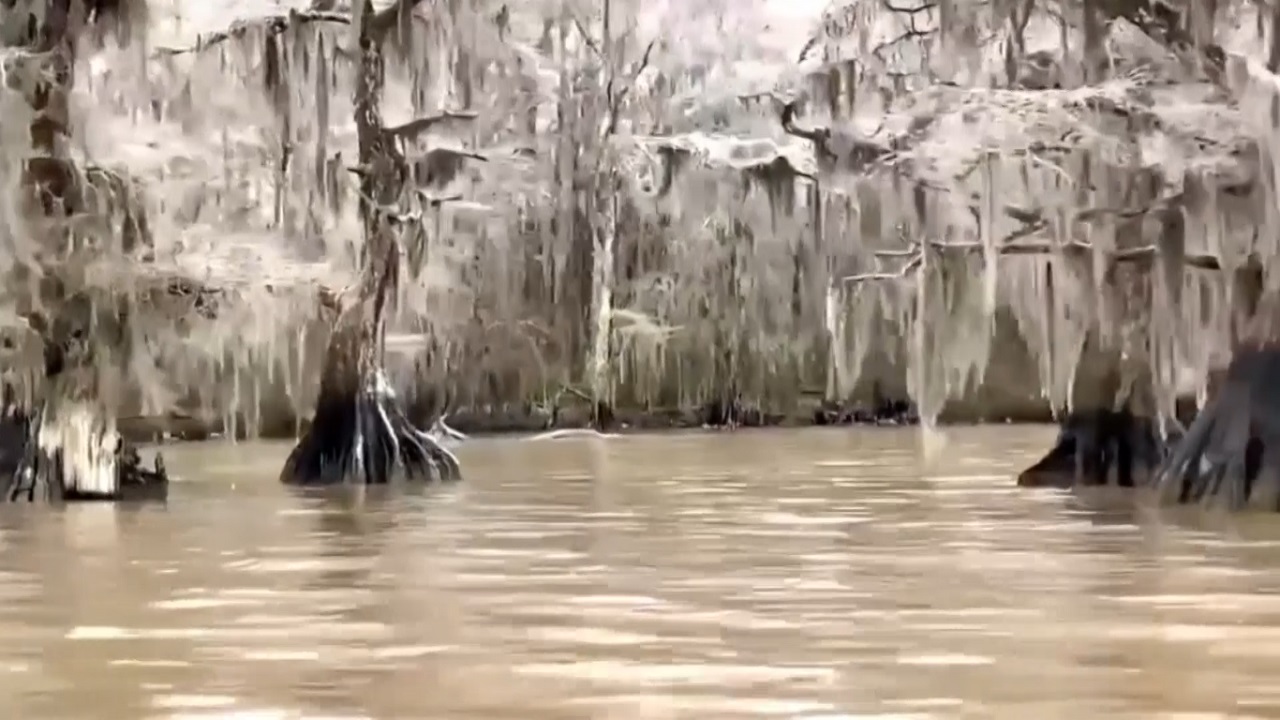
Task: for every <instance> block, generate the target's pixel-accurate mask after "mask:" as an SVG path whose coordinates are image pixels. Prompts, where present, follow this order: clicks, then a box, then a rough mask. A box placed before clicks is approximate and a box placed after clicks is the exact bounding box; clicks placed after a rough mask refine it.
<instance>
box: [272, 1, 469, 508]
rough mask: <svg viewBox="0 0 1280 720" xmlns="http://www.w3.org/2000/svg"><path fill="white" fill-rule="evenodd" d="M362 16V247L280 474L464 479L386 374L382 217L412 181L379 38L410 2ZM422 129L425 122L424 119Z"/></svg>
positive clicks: (392, 258)
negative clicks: (316, 384) (387, 95)
mask: <svg viewBox="0 0 1280 720" xmlns="http://www.w3.org/2000/svg"><path fill="white" fill-rule="evenodd" d="M359 1H360V2H363V3H364V6H363V8H362V11H361V12H360V13H359V14H358V15H359V22H360V34H359V47H360V74H359V80H358V83H357V86H356V97H355V121H356V130H357V136H358V140H359V163H360V166H359V168H358V169H357V170H358V175H359V177H360V203H359V209H360V217H361V221H362V225H363V230H364V239H365V247H364V250H363V252H362V267H361V282H360V285H359V287H358V289H357V290H356V292H355V298H354V299H353V300H352V301H351V302H350V303H348V304H345V306H344V304H343V303H338V306H339V309H338V319H337V322H336V323H335V327H334V331H333V336H332V337H331V339H330V341H329V347H328V350H327V351H326V354H325V360H324V368H323V370H322V371H321V372H322V375H321V382H320V395H319V398H318V399H317V401H316V411H315V416H314V418H313V420H312V421H311V425H310V427H309V428H308V429H307V432H306V434H305V435H303V437H302V439H301V440H300V441H299V442H298V444H297V446H296V447H295V448H294V450H293V452H292V453H291V454H290V455H289V459H288V460H287V461H286V463H285V467H284V469H283V470H282V471H281V475H280V480H281V482H284V483H289V484H299V485H330V484H335V483H344V482H345V483H356V484H383V483H387V482H390V481H391V480H392V478H394V477H397V476H404V477H406V478H419V479H427V478H430V477H431V476H432V475H433V474H438V475H439V476H440V477H441V478H442V479H447V480H456V479H460V478H461V472H460V468H459V465H458V460H457V458H455V457H454V456H453V454H452V453H450V452H449V451H448V450H446V449H445V448H444V447H443V446H441V445H440V444H439V443H438V442H437V441H436V439H435V438H434V437H433V436H432V435H430V434H428V433H425V432H423V431H421V430H419V429H417V428H416V427H414V426H413V424H412V423H410V422H409V420H408V418H407V417H406V416H405V413H404V410H403V407H402V405H401V403H400V401H399V399H398V398H397V397H396V395H395V393H394V392H393V391H392V390H391V387H390V384H389V383H388V382H387V380H386V376H385V373H384V371H383V355H384V349H385V324H386V319H387V318H386V314H387V309H388V308H387V306H388V304H389V303H390V302H392V301H393V300H394V296H395V294H396V290H397V287H398V283H399V276H400V248H399V245H398V240H397V237H396V234H397V228H396V220H395V219H394V218H392V217H390V216H389V215H388V210H387V208H394V207H396V206H398V205H399V203H400V202H401V201H402V199H403V198H402V195H403V194H404V191H405V189H406V186H407V184H408V182H409V180H410V179H411V169H410V166H409V163H408V162H407V161H406V159H405V156H404V153H403V152H401V150H400V148H399V147H398V142H399V141H400V140H401V139H403V132H404V131H402V130H396V131H394V132H393V131H392V130H389V129H387V128H386V127H384V125H383V122H382V111H381V100H382V97H381V96H382V89H383V83H384V81H385V68H384V59H383V51H382V43H383V41H384V40H385V39H386V36H387V35H388V34H389V33H390V32H391V31H392V30H393V29H394V28H395V25H396V24H395V23H394V22H391V20H393V19H395V18H396V17H403V16H404V15H405V14H407V13H408V12H410V10H411V9H412V7H413V6H414V5H415V4H416V2H415V1H414V0H402V2H399V3H397V4H396V5H395V6H393V7H392V8H389V9H387V10H383V11H382V12H379V13H374V11H373V7H372V5H371V3H370V2H369V0H359ZM424 127H425V125H424Z"/></svg>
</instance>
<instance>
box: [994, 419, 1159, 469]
mask: <svg viewBox="0 0 1280 720" xmlns="http://www.w3.org/2000/svg"><path fill="white" fill-rule="evenodd" d="M1173 442H1176V438H1174V437H1170V438H1169V439H1165V438H1164V437H1162V436H1161V433H1160V429H1159V427H1158V426H1157V423H1156V422H1155V421H1154V420H1152V419H1151V418H1148V417H1142V416H1139V415H1135V414H1134V413H1132V412H1130V411H1129V410H1128V409H1123V410H1093V411H1089V412H1074V413H1071V414H1070V415H1068V416H1067V417H1066V418H1065V419H1064V421H1063V422H1062V427H1061V430H1060V431H1059V433H1058V439H1057V440H1056V441H1055V442H1054V445H1053V449H1051V450H1050V451H1049V452H1048V454H1046V455H1045V456H1044V457H1043V458H1041V459H1040V461H1039V462H1037V463H1036V464H1035V465H1032V466H1031V467H1029V468H1027V469H1026V470H1024V471H1023V472H1022V473H1021V474H1019V475H1018V485H1019V486H1021V487H1052V488H1063V489H1067V488H1072V487H1078V486H1088V485H1117V486H1120V487H1140V486H1144V485H1147V484H1149V483H1150V482H1151V480H1152V479H1153V478H1154V477H1155V474H1156V472H1157V470H1158V468H1159V467H1160V463H1161V462H1163V461H1164V459H1165V457H1166V456H1167V455H1168V448H1169V446H1170V444H1171V443H1173Z"/></svg>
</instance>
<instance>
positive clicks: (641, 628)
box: [0, 427, 1280, 720]
mask: <svg viewBox="0 0 1280 720" xmlns="http://www.w3.org/2000/svg"><path fill="white" fill-rule="evenodd" d="M1052 436H1053V431H1052V430H1051V429H1048V428H1041V427H1037V428H1009V427H988V428H975V429H955V430H952V431H950V432H949V442H948V444H947V445H946V447H945V448H944V449H943V450H942V452H941V455H939V456H938V457H937V458H936V460H935V461H933V462H931V463H926V462H924V461H923V460H922V459H921V455H920V452H919V448H920V446H919V445H918V440H917V437H916V435H915V434H914V433H913V432H910V431H905V430H807V431H797V432H790V431H760V432H741V433H735V434H724V433H705V434H704V433H691V434H684V435H654V436H638V437H626V438H620V439H613V440H599V439H595V440H592V439H578V440H558V441H545V442H537V441H528V440H520V439H493V440H475V441H472V442H470V443H468V444H467V445H465V446H463V447H462V448H461V450H460V454H461V455H462V458H463V462H464V466H465V469H466V472H467V476H468V477H467V480H466V481H465V483H463V484H461V485H458V486H455V487H449V488H436V489H433V490H428V491H425V492H417V493H410V492H403V491H402V492H398V493H391V494H381V495H380V494H377V493H365V494H363V495H357V494H349V495H347V496H346V497H338V496H334V495H332V494H331V495H329V496H327V497H325V496H307V495H303V494H299V493H295V492H291V491H289V490H287V489H285V488H282V487H280V486H278V485H277V484H276V482H275V475H276V472H277V470H278V468H279V466H280V463H281V461H282V459H283V456H284V453H285V450H286V448H285V446H283V445H267V444H263V445H252V444H241V445H238V446H231V445H220V444H204V445H189V446H183V447H174V448H172V449H169V450H168V451H167V460H168V462H169V466H170V467H171V468H172V469H173V470H174V471H175V472H177V473H179V474H181V475H182V480H183V482H181V483H180V484H179V485H178V486H177V487H176V488H175V490H174V492H173V495H172V498H171V501H170V503H169V505H168V507H166V508H160V507H149V508H135V509H127V508H115V507H109V506H92V505H81V506H75V507H70V508H67V509H65V510H55V509H50V508H44V507H39V506H35V507H33V506H5V507H0V594H2V595H3V597H2V598H0V683H3V686H0V716H4V717H13V718H21V719H22V720H32V719H35V718H58V719H67V720H72V719H78V718H86V719H90V718H91V719H94V720H115V719H120V720H135V719H138V718H188V719H193V720H194V719H197V718H209V719H212V718H255V719H257V718H263V719H275V718H359V717H372V718H404V719H406V720H423V719H426V718H495V719H496V718H511V719H512V720H516V719H519V720H543V719H550V718H608V719H619V720H620V719H623V718H637V719H641V718H643V719H645V720H650V719H654V718H698V719H699V720H708V719H715V718H806V719H809V720H819V719H823V720H826V719H832V720H834V719H835V718H931V717H938V718H952V717H972V718H1011V719H1014V718H1016V719H1018V720H1050V719H1052V718H1063V719H1066V720H1083V719H1087V718H1156V717H1166V718H1183V719H1186V720H1191V719H1192V718H1209V717H1278V718H1280V518H1274V517H1269V516H1268V517H1248V518H1223V517H1205V516H1203V515H1196V514H1195V513H1183V514H1182V515H1181V516H1177V515H1171V514H1169V513H1153V512H1137V513H1135V512H1132V511H1128V510H1126V509H1125V508H1124V506H1123V505H1122V504H1113V506H1112V507H1110V509H1107V510H1099V509H1096V507H1095V508H1094V509H1088V508H1084V507H1081V503H1079V502H1073V501H1072V500H1071V499H1069V498H1067V497H1065V496H1063V495H1061V494H1057V493H1054V492H1047V491H1045V492H1031V491H1019V490H1017V489H1015V488H1014V487H1013V480H1012V476H1013V474H1014V473H1015V472H1016V471H1017V470H1018V469H1019V468H1020V467H1022V466H1023V465H1025V464H1026V463H1027V462H1028V461H1029V460H1032V459H1033V458H1034V456H1036V455H1037V453H1038V452H1040V451H1042V450H1043V449H1044V448H1045V447H1046V446H1047V444H1048V443H1049V442H1050V440H1051V439H1052Z"/></svg>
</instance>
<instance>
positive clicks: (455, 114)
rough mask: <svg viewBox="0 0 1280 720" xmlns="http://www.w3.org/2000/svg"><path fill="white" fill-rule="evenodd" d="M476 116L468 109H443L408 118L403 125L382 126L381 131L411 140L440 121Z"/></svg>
mask: <svg viewBox="0 0 1280 720" xmlns="http://www.w3.org/2000/svg"><path fill="white" fill-rule="evenodd" d="M477 117H479V115H477V114H476V113H474V112H471V111H469V110H465V111H445V112H442V113H439V114H438V115H429V116H427V117H422V118H418V119H416V120H410V121H409V122H407V123H405V124H403V125H396V126H394V127H389V128H384V129H383V132H385V133H386V134H387V135H389V136H391V137H393V138H395V139H397V140H413V139H414V138H416V137H417V136H419V135H421V134H422V133H424V132H426V131H428V130H430V129H431V128H433V127H435V126H436V125H439V124H441V123H445V122H450V121H453V120H475V119H476V118H477Z"/></svg>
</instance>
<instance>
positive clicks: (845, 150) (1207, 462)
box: [779, 0, 1280, 505]
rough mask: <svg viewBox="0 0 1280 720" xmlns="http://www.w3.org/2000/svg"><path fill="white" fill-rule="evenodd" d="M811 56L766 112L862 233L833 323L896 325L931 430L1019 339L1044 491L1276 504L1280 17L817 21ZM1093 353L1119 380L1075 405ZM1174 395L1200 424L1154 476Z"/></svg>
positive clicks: (928, 8)
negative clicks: (1047, 484) (1056, 423)
mask: <svg viewBox="0 0 1280 720" xmlns="http://www.w3.org/2000/svg"><path fill="white" fill-rule="evenodd" d="M1240 27H1246V28H1248V29H1247V30H1245V31H1240V30H1238V28H1240ZM1255 28H1256V29H1255ZM855 29H856V31H855ZM1267 43H1271V44H1272V45H1271V52H1270V59H1269V60H1258V59H1257V58H1267V57H1268V53H1267V52H1266V50H1267ZM939 51H945V52H946V57H947V58H949V59H950V60H951V61H952V62H949V63H947V64H946V65H945V66H943V65H942V64H941V63H935V62H933V61H932V59H931V54H934V53H937V52H939ZM822 52H825V53H826V57H825V58H823V62H822V63H821V67H820V68H818V69H817V70H816V71H815V72H813V73H811V74H810V76H809V85H808V87H807V88H806V90H807V92H806V95H807V98H805V99H807V100H808V101H809V102H807V103H806V102H797V101H794V100H785V101H780V103H779V104H780V111H781V112H780V114H781V117H780V120H781V124H782V125H783V127H784V128H785V130H786V131H787V132H788V133H790V134H792V135H795V136H798V137H802V138H805V139H807V140H809V141H810V142H811V144H812V146H813V149H814V154H815V161H816V166H817V168H818V175H819V178H820V179H819V183H820V184H821V185H824V186H825V187H824V189H825V190H826V192H827V193H829V198H831V199H830V200H829V201H828V202H830V203H836V204H845V205H847V206H851V207H852V213H853V214H854V215H856V216H858V217H859V218H860V222H859V228H860V238H859V240H860V241H861V243H862V244H863V245H864V246H865V247H867V249H868V253H867V265H866V266H864V267H862V268H861V269H860V270H859V271H857V272H853V273H850V274H848V275H847V276H845V277H843V278H841V279H839V280H837V281H836V282H834V283H833V285H832V288H831V294H832V296H833V298H834V299H833V303H834V304H835V305H838V306H843V307H845V308H848V317H851V318H861V317H866V316H868V315H876V314H881V315H884V316H887V317H888V318H890V319H891V320H893V321H895V323H896V325H897V327H898V328H900V330H901V331H902V332H903V335H904V337H905V340H904V341H903V344H904V345H905V348H904V349H905V354H906V357H907V358H908V363H909V365H910V369H909V373H908V378H909V385H910V388H911V392H912V395H913V396H914V398H915V399H916V401H917V402H918V403H919V405H920V409H921V414H922V417H924V418H925V419H926V421H927V420H928V419H930V418H936V417H937V416H938V414H939V413H940V412H941V410H942V408H943V406H944V404H945V403H946V402H947V400H948V398H949V397H950V396H952V395H954V394H956V393H958V392H959V391H961V390H963V389H964V388H965V387H966V386H968V385H969V384H970V383H972V382H974V381H976V380H979V379H980V378H981V377H982V374H983V372H984V370H985V367H986V365H987V363H988V362H989V361H990V359H991V354H992V352H993V350H992V338H993V336H994V335H995V332H996V330H995V329H996V327H997V320H998V318H999V317H1000V316H1002V315H1003V316H1005V317H1009V316H1012V318H1013V320H1014V321H1015V323H1016V325H1017V327H1018V328H1019V330H1020V334H1021V336H1022V339H1023V341H1024V342H1025V343H1026V345H1027V347H1028V349H1029V350H1030V351H1031V354H1032V356H1033V357H1034V358H1035V360H1036V362H1037V364H1038V371H1039V378H1040V385H1041V387H1042V388H1043V390H1044V391H1045V393H1046V394H1047V395H1048V396H1049V399H1050V401H1051V403H1052V405H1053V407H1054V408H1055V410H1056V411H1057V412H1059V413H1061V414H1062V415H1064V416H1069V417H1070V420H1068V421H1067V423H1066V426H1065V428H1064V433H1063V438H1062V440H1061V444H1060V446H1059V448H1058V449H1056V450H1055V453H1054V454H1051V457H1050V458H1046V461H1045V462H1043V463H1042V464H1041V465H1040V466H1037V472H1038V473H1039V474H1040V475H1041V477H1044V476H1052V475H1056V476H1058V477H1065V478H1066V482H1067V483H1073V482H1078V481H1083V482H1107V480H1108V478H1109V477H1111V476H1112V475H1118V478H1117V480H1118V481H1119V482H1120V483H1121V484H1138V483H1141V482H1143V481H1144V480H1147V481H1154V482H1155V483H1156V485H1157V486H1158V487H1159V488H1160V489H1161V492H1162V493H1164V494H1166V495H1167V496H1168V497H1170V498H1171V499H1173V500H1175V501H1180V502H1191V501H1199V500H1205V499H1215V498H1216V499H1226V500H1227V501H1228V502H1230V503H1231V504H1235V505H1238V504H1241V503H1243V502H1245V501H1248V500H1250V499H1251V498H1255V497H1263V496H1264V495H1265V496H1268V497H1271V498H1272V500H1271V501H1270V504H1271V505H1274V504H1275V497H1276V492H1275V491H1276V489H1277V487H1280V473H1277V472H1276V470H1277V469H1280V464H1277V459H1280V434H1277V433H1278V432H1280V425H1277V424H1276V421H1275V419H1274V418H1276V417H1280V415H1277V412H1280V406H1277V405H1276V404H1275V401H1274V400H1272V399H1270V395H1269V394H1268V393H1267V391H1266V390H1265V388H1266V387H1267V384H1268V381H1269V380H1270V381H1273V380H1274V378H1273V373H1274V372H1275V362H1273V361H1272V360H1270V359H1268V358H1271V357H1272V355H1273V354H1275V353H1277V352H1280V351H1278V350H1276V349H1275V348H1276V346H1275V345H1274V344H1273V343H1274V342H1275V341H1276V340H1277V337H1276V335H1275V333H1274V328H1275V327H1276V325H1275V320H1276V318H1275V317H1273V315H1274V312H1275V308H1274V306H1273V303H1268V302H1266V298H1267V297H1269V296H1271V295H1273V294H1274V293H1275V292H1276V290H1277V288H1275V287H1272V285H1274V283H1268V282H1266V280H1265V279H1266V278H1267V277H1275V274H1274V273H1267V272H1266V270H1267V268H1268V267H1269V266H1270V265H1271V263H1272V262H1273V261H1274V259H1275V258H1276V257H1277V252H1276V251H1277V249H1278V246H1277V244H1276V243H1277V238H1278V237H1280V232H1277V231H1278V230H1280V225H1278V223H1277V219H1278V218H1280V215H1278V214H1277V203H1276V197H1277V195H1276V190H1275V189H1276V187H1277V180H1276V175H1275V162H1274V149H1273V146H1274V132H1275V127H1276V125H1275V123H1276V122H1277V121H1276V119H1275V118H1276V117H1277V116H1276V115H1275V109H1274V108H1275V107H1276V105H1275V103H1276V102H1278V101H1280V94H1278V93H1277V89H1278V88H1280V85H1278V81H1280V77H1278V76H1277V74H1276V73H1277V66H1278V65H1280V17H1273V14H1272V11H1271V10H1268V9H1266V8H1264V7H1261V6H1255V5H1253V4H1248V3H1226V2H1217V3H1212V2H1210V3H1190V2H1188V3H1179V2H1165V1H1163V0H1153V1H1152V2H1146V1H1145V0H1144V1H1142V2H1108V1H1107V0H1096V1H1094V0H1072V1H1070V2H1066V1H1064V2H1045V1H1044V0H1010V1H1009V2H997V3H981V4H979V3H968V2H964V1H963V0H950V1H945V0H944V2H941V3H933V2H914V3H912V2H909V3H906V4H899V3H893V4H892V5H890V4H889V3H883V2H879V1H878V0H868V1H864V2H854V3H845V4H843V5H841V6H840V8H838V9H835V10H833V11H832V12H830V13H829V14H828V16H827V18H826V22H825V24H824V26H823V29H822V33H820V36H819V37H818V38H816V39H815V40H814V42H812V43H811V47H810V48H807V49H806V53H814V54H820V53H822ZM956 60H959V61H958V62H957V61H956ZM805 111H807V115H808V118H805V114H806V112H805ZM864 327H865V326H864ZM841 332H842V326H841V325H840V324H837V325H836V326H835V327H834V328H833V333H835V334H836V335H839V334H840V333H841ZM863 344H865V342H864V343H863ZM847 345H848V343H847V341H846V339H845V338H842V337H834V338H833V347H836V348H843V347H847ZM1090 347H1093V348H1094V349H1095V351H1096V349H1097V348H1099V347H1101V348H1103V349H1104V350H1106V351H1107V352H1109V353H1110V356H1111V358H1112V360H1111V361H1110V362H1111V368H1110V371H1109V372H1107V373H1106V374H1105V375H1104V376H1103V378H1102V379H1101V380H1100V381H1099V380H1097V379H1094V380H1093V381H1091V382H1090V383H1089V384H1090V387H1085V388H1082V387H1081V386H1080V384H1078V383H1077V380H1078V370H1079V364H1080V361H1081V358H1082V356H1083V355H1084V354H1085V353H1086V351H1087V350H1088V348H1090ZM1242 347H1244V348H1253V349H1251V350H1249V351H1247V352H1245V351H1242V350H1240V348H1242ZM1233 358H1234V359H1233ZM1228 365H1230V369H1228V370H1227V372H1226V373H1225V376H1224V377H1225V380H1224V381H1223V383H1222V386H1221V388H1220V390H1219V392H1218V397H1217V399H1216V400H1214V401H1213V402H1212V403H1210V404H1209V405H1207V406H1205V405H1204V403H1205V401H1206V399H1207V397H1208V396H1209V390H1210V388H1211V385H1212V383H1211V382H1210V380H1211V378H1212V377H1215V376H1217V375H1218V371H1219V370H1221V369H1222V368H1224V367H1226V366H1228ZM1082 391H1083V392H1082ZM1187 396H1195V399H1196V400H1197V401H1198V404H1199V405H1200V406H1201V407H1203V408H1204V409H1203V411H1202V412H1201V413H1200V414H1199V416H1198V418H1197V419H1196V421H1195V423H1194V424H1193V425H1192V427H1191V428H1190V430H1189V431H1188V434H1187V438H1186V440H1185V441H1184V442H1182V443H1181V444H1180V445H1178V446H1177V448H1176V451H1175V452H1174V453H1173V455H1172V456H1171V457H1169V458H1168V459H1167V461H1165V458H1164V453H1163V451H1162V448H1163V447H1165V438H1166V437H1167V435H1169V434H1170V430H1171V428H1174V429H1176V425H1177V423H1176V416H1177V415H1178V412H1177V411H1178V404H1179V403H1178V401H1179V399H1180V398H1184V397H1187ZM1233 399H1235V400H1238V402H1234V403H1233ZM1143 476H1145V477H1143ZM1263 480H1266V482H1263ZM1024 481H1028V482H1029V483H1034V482H1035V479H1034V478H1031V479H1029V480H1028V478H1027V477H1024ZM1264 486H1270V487H1271V489H1270V490H1269V491H1268V492H1266V493H1263V492H1262V488H1263V487H1264Z"/></svg>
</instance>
